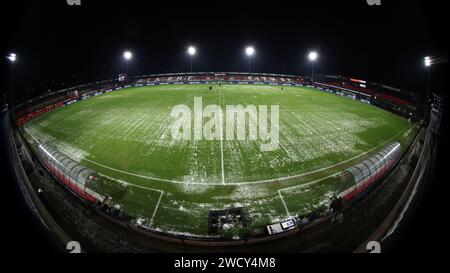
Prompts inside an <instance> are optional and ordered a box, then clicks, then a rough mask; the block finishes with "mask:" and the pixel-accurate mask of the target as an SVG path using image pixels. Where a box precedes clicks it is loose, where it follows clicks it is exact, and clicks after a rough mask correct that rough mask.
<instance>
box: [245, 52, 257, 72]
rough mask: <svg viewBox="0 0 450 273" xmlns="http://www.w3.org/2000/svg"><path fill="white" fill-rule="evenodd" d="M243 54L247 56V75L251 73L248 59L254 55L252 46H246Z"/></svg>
mask: <svg viewBox="0 0 450 273" xmlns="http://www.w3.org/2000/svg"><path fill="white" fill-rule="evenodd" d="M245 54H247V56H248V74H250V73H251V67H252V66H251V60H250V58H251V56H253V54H255V48H254V47H253V46H248V47H247V48H246V49H245Z"/></svg>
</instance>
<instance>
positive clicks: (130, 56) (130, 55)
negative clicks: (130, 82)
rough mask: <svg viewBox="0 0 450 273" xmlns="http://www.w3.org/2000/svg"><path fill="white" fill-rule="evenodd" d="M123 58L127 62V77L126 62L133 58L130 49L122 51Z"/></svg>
mask: <svg viewBox="0 0 450 273" xmlns="http://www.w3.org/2000/svg"><path fill="white" fill-rule="evenodd" d="M123 58H124V59H125V61H126V63H127V77H128V62H129V61H130V60H131V59H132V58H133V53H131V52H130V51H125V52H124V53H123Z"/></svg>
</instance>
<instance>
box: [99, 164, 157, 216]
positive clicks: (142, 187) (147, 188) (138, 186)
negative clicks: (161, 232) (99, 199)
mask: <svg viewBox="0 0 450 273" xmlns="http://www.w3.org/2000/svg"><path fill="white" fill-rule="evenodd" d="M100 175H101V176H104V177H106V178H109V179H111V180H112V181H114V182H116V183H120V184H125V185H127V186H130V187H135V188H139V189H144V190H149V191H156V192H159V193H160V195H159V198H158V201H157V202H156V206H155V209H154V210H153V214H152V218H151V219H150V225H152V224H153V220H154V219H155V216H156V212H157V211H158V209H159V206H160V204H161V199H162V197H163V195H164V193H165V192H164V191H162V190H158V189H154V188H149V187H144V186H140V185H135V184H131V183H129V182H126V181H123V180H120V179H117V178H114V177H110V176H108V175H106V174H102V173H100Z"/></svg>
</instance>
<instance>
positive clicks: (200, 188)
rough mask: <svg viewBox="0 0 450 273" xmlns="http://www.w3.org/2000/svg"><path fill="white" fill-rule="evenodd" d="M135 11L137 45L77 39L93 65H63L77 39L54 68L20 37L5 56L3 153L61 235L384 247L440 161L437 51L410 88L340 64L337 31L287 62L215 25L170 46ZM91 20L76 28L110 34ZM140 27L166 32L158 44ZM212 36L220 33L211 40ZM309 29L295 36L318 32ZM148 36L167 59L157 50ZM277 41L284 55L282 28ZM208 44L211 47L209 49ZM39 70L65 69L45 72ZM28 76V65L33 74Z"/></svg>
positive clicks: (200, 248)
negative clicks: (424, 83) (420, 81)
mask: <svg viewBox="0 0 450 273" xmlns="http://www.w3.org/2000/svg"><path fill="white" fill-rule="evenodd" d="M75 2H76V1H75ZM75 2H74V3H75ZM375 2H376V1H375ZM71 3H72V2H71ZM74 3H72V4H71V5H69V6H68V7H65V8H66V9H72V8H77V7H74V6H77V5H75V4H74ZM81 7H83V4H81ZM364 8H366V6H364ZM65 12H66V11H64V12H63V13H62V14H65ZM58 16H60V15H58ZM70 16H78V15H73V14H72V13H71V15H70ZM86 16H88V17H89V18H90V16H91V15H90V14H87V15H86ZM253 16H256V15H253ZM137 17H138V16H137ZM138 18H139V17H138ZM60 19H61V20H62V21H65V20H66V19H62V18H60ZM91 19H92V18H91ZM67 20H68V19H67ZM136 20H137V21H139V20H140V19H136ZM142 20H144V19H142ZM145 20H147V19H145ZM154 20H155V21H154V23H155V22H156V21H157V19H154ZM174 20H175V19H174ZM175 21H176V20H175ZM283 22H284V21H283ZM135 23H136V22H135V21H132V22H131V23H130V24H131V25H132V29H133V30H136V33H134V32H131V34H130V35H136V36H133V37H134V39H135V40H133V39H128V40H127V44H133V43H135V44H136V49H133V48H132V47H131V46H126V47H125V46H124V47H121V48H120V49H119V50H117V48H115V46H113V45H112V44H113V43H111V41H109V40H106V41H105V43H107V45H102V46H100V45H95V46H94V45H90V46H89V47H87V49H86V48H85V45H81V43H82V42H80V41H78V42H79V43H80V44H79V48H85V51H84V53H87V54H92V55H88V56H90V57H89V58H90V59H89V61H87V64H85V66H84V68H83V69H85V71H84V70H83V69H79V68H72V67H71V64H70V63H71V62H73V63H77V60H75V59H79V58H82V56H83V55H82V53H79V54H78V55H77V54H75V53H74V55H73V56H74V57H68V59H67V60H64V63H65V64H64V65H60V66H58V67H56V68H52V64H54V63H57V62H59V61H61V60H59V59H60V58H61V54H60V53H55V56H54V57H52V58H53V59H51V60H49V62H48V64H40V63H39V64H36V59H33V58H32V56H33V55H32V54H31V53H29V54H28V55H27V54H25V53H24V54H23V55H22V54H21V52H20V50H19V51H17V52H16V51H9V53H8V55H7V56H6V59H7V65H8V68H9V75H10V79H9V81H8V83H9V86H8V88H6V90H7V92H6V93H5V95H4V96H3V97H2V99H3V100H2V101H1V102H2V108H1V116H0V117H1V119H0V129H1V139H2V148H3V147H4V148H5V156H4V158H5V162H6V163H5V165H4V166H8V169H9V171H10V175H11V180H12V181H14V182H15V183H13V185H14V188H15V190H17V191H18V192H19V193H20V196H21V197H20V198H21V199H20V200H21V201H20V202H21V203H22V204H24V207H26V208H27V209H26V211H28V212H27V213H28V214H29V215H31V216H32V217H30V218H32V219H34V220H33V221H34V223H35V224H36V226H38V227H39V229H38V230H39V232H42V233H45V234H46V236H47V237H46V238H49V239H48V242H51V244H52V245H53V246H55V248H56V249H59V250H61V249H62V252H71V251H72V252H77V253H78V252H166V253H167V252H168V253H172V252H183V253H190V252H195V253H215V252H221V253H234V252H245V253H254V252H256V253H269V252H275V253H280V252H281V253H285V252H357V253H368V252H375V253H379V252H381V249H382V250H384V249H389V247H391V246H393V245H395V242H397V239H398V238H399V234H400V233H401V230H402V229H403V228H404V227H405V226H408V223H410V222H409V221H412V220H411V219H413V218H412V215H414V213H413V211H414V208H415V207H416V205H417V204H419V203H418V202H419V200H420V197H421V196H422V195H421V194H422V191H423V190H422V189H424V188H425V187H426V185H427V181H428V179H431V178H430V177H432V174H433V173H434V170H435V169H434V166H435V165H434V164H435V163H436V155H437V151H438V150H439V149H438V148H437V143H438V141H437V139H438V138H439V136H440V135H439V132H440V125H441V119H442V116H443V108H444V107H443V104H444V97H443V96H442V95H441V93H440V92H438V90H436V91H435V89H433V86H432V85H431V80H430V79H432V77H431V76H430V75H431V74H430V68H431V67H433V69H434V68H435V67H437V66H438V65H439V64H442V63H446V57H440V56H439V55H437V54H435V55H431V54H430V55H426V56H425V57H423V56H420V57H418V58H419V60H420V65H419V66H420V68H421V69H422V70H424V71H425V72H421V73H422V74H424V75H426V77H425V76H424V78H426V79H427V87H426V88H425V87H422V86H417V89H424V91H423V92H414V91H409V90H408V89H407V88H403V87H401V88H399V87H396V86H397V85H396V84H398V85H399V86H402V85H403V81H402V80H398V79H397V81H395V80H391V78H395V77H394V76H391V75H389V74H390V73H394V72H392V71H394V70H395V69H396V68H391V67H388V68H386V71H387V72H383V73H382V72H379V73H380V74H377V75H380V76H379V78H381V79H380V81H377V80H376V78H377V77H378V76H377V75H373V76H372V74H371V73H368V72H367V71H378V70H383V69H384V68H383V69H380V66H378V67H375V68H368V67H370V66H371V64H370V63H364V64H361V63H359V61H361V60H360V59H358V58H360V56H359V55H358V54H357V53H355V56H354V57H345V58H346V59H348V63H347V62H342V58H343V57H341V59H339V57H340V56H347V55H346V53H345V51H343V50H342V45H341V46H340V47H339V46H337V47H336V48H333V47H334V46H333V43H329V45H328V47H324V46H322V47H320V46H318V47H310V46H308V47H306V46H304V47H302V49H299V50H298V51H300V52H301V58H302V61H303V63H302V64H301V65H300V66H301V68H300V69H301V71H299V72H298V73H296V72H294V71H295V70H296V69H297V68H298V67H295V68H292V67H294V66H291V67H289V64H288V65H285V63H288V61H289V58H285V59H284V60H282V61H279V60H278V59H281V58H280V57H272V56H273V55H276V54H275V53H272V55H271V53H268V52H270V50H268V49H267V48H268V46H266V47H265V46H264V43H263V42H261V40H260V42H259V43H250V42H249V43H247V42H246V43H245V44H243V46H242V44H239V43H237V42H236V43H237V44H238V45H240V48H239V50H240V52H239V54H236V52H235V51H232V50H231V49H230V51H229V52H231V53H229V52H224V51H223V48H224V47H225V46H229V43H231V42H230V41H231V39H229V37H231V36H230V35H231V34H230V33H228V32H227V31H225V30H223V31H222V32H223V33H225V34H226V35H225V36H224V37H225V38H226V37H228V38H226V42H224V41H225V38H222V37H221V34H220V31H219V30H220V29H221V27H218V28H219V30H217V33H218V34H217V33H216V34H214V35H217V37H219V38H217V37H216V36H214V35H213V34H208V35H206V36H205V37H206V38H205V39H206V40H203V44H200V43H192V42H189V41H192V40H189V39H188V38H190V37H191V36H189V37H188V38H186V39H185V40H186V42H185V45H186V46H185V45H183V47H182V49H180V48H178V47H177V48H175V49H173V47H174V45H173V44H175V42H173V43H172V41H171V40H170V39H171V37H173V33H171V32H170V31H166V30H164V32H161V33H162V34H161V33H159V32H151V31H149V32H146V31H144V30H142V29H143V28H142V26H141V25H139V24H137V23H136V24H137V25H136V24H135ZM147 23H148V22H147ZM175 23H176V22H175ZM175 23H173V24H174V25H175ZM99 24H100V25H101V24H105V23H99ZM111 24H113V25H114V24H118V25H121V24H122V23H121V22H114V23H111ZM165 24H169V23H167V22H165ZM148 25H151V24H150V23H149V24H148ZM146 26H147V25H146ZM285 26H286V30H290V29H291V30H292V31H294V29H295V28H294V27H298V28H300V25H298V24H293V25H292V26H288V25H285ZM38 27H40V26H38ZM88 27H91V26H88ZM92 27H93V28H94V26H92ZM266 27H267V29H266V30H267V31H266V32H265V34H264V35H263V34H261V33H260V34H258V35H259V36H258V35H256V34H257V33H259V32H257V31H253V32H252V33H256V34H254V35H255V36H257V37H265V36H270V35H269V34H270V31H269V30H271V28H270V26H268V25H266ZM289 27H291V28H289ZM179 28H180V25H179V24H178V25H177V27H176V29H177V31H179V30H180V29H179ZM330 28H331V27H330ZM114 29H116V28H114ZM167 29H170V28H169V27H167ZM174 29H175V28H174ZM199 29H207V28H204V27H199ZM278 31H279V29H278V28H277V29H276V31H275V32H274V33H276V34H271V35H272V36H273V37H275V38H276V39H275V38H274V39H275V40H277V39H278V37H279V36H278V35H281V34H279V33H278ZM302 31H306V30H302ZM180 32H181V31H180ZM77 33H78V32H77ZM80 33H81V32H80ZM95 33H96V34H95V35H94V36H95V37H94V36H89V37H90V38H92V39H90V38H89V37H87V36H86V37H87V38H86V39H85V40H91V41H93V44H95V41H97V42H99V41H101V40H102V38H99V37H97V35H100V36H101V37H110V36H108V35H109V34H104V33H102V32H95ZM106 33H107V32H106ZM144 33H150V34H151V35H153V36H151V39H153V38H154V40H157V39H156V38H158V37H159V38H160V40H161V41H159V42H160V43H162V44H161V45H160V46H159V47H158V46H156V45H152V43H153V40H152V42H149V40H147V37H145V35H144ZM237 33H239V32H237ZM318 33H319V34H320V32H318ZM318 33H316V34H314V35H319V34H318ZM150 34H149V35H150ZM80 35H84V34H80ZM102 35H103V36H102ZM158 35H159V36H158ZM180 35H181V37H183V35H184V34H182V33H181V34H180ZM211 35H212V36H211ZM227 35H228V36H227ZM233 35H234V33H233ZM311 35H312V34H311ZM321 35H323V36H324V37H325V36H326V35H324V34H321ZM194 36H195V35H193V36H192V37H194ZM32 37H33V36H32ZM80 37H81V36H80ZM83 37H84V36H83ZM111 37H116V36H115V35H111ZM127 37H128V36H127ZM136 37H137V38H136ZM168 37H169V38H168ZM176 37H177V39H182V38H180V37H178V35H177V36H176ZM210 37H216V38H215V40H214V39H212V40H211V41H209V42H210V43H208V41H207V40H208V39H210ZM311 37H312V36H311ZM311 37H310V36H308V34H307V33H305V36H304V37H302V39H305V40H307V39H311V40H312V41H315V42H316V43H317V41H318V40H317V39H316V40H315V39H313V38H311ZM320 37H322V36H320ZM327 37H328V38H329V37H332V38H333V37H335V36H330V35H328V36H327ZM165 38H167V39H166V40H167V42H166V40H164V39H165ZM67 39H68V40H70V41H73V40H74V39H75V38H73V37H69V38H67ZM183 39H184V38H183ZM199 39H200V38H199ZM329 39H331V38H329ZM333 39H334V38H333ZM346 39H351V37H347V38H346ZM370 39H372V38H370ZM82 40H83V41H84V39H82ZM132 40H133V41H134V42H130V41H132ZM200 40H201V39H200ZM344 40H345V39H344ZM344 40H343V41H344ZM144 41H146V42H144ZM83 43H84V42H83ZM155 43H158V41H156V42H155ZM221 43H224V45H220V44H221ZM304 43H306V42H304ZM62 44H63V43H61V46H62V47H63V48H65V47H66V45H62ZM99 44H100V43H99ZM267 44H269V45H275V44H278V43H276V42H273V43H267ZM23 45H24V44H22V45H21V46H20V47H18V48H19V49H22V51H23V52H26V51H24V50H23V48H22V46H23ZM52 46H53V47H57V45H52ZM152 46H154V48H155V50H156V51H157V52H156V53H154V54H158V55H163V54H166V56H165V57H164V58H163V57H159V58H160V59H158V58H157V57H155V55H151V53H149V52H151V51H152V50H151V48H152ZM278 46H279V47H280V48H284V47H285V46H286V48H287V49H286V51H287V52H288V53H286V54H291V53H292V47H290V45H289V43H285V42H283V44H278ZM359 46H360V47H361V48H362V49H361V50H360V52H366V51H367V50H368V49H366V47H365V46H363V45H359ZM68 47H71V46H68ZM91 47H92V48H97V49H95V50H97V51H95V50H93V49H92V48H91ZM166 47H167V48H166ZM214 47H217V48H220V49H221V50H217V52H216V53H215V55H214V56H215V57H214V58H213V57H211V56H213V54H212V53H211V52H212V51H213V49H214ZM355 47H357V46H355ZM71 48H72V47H71ZM210 48H212V49H210ZM306 48H307V49H306ZM91 49H92V53H91ZM72 50H74V51H76V50H75V49H73V48H72ZM208 50H210V51H208ZM233 50H234V49H233ZM339 50H341V51H339ZM101 51H104V52H105V54H104V55H101V56H107V57H105V58H103V57H99V58H98V59H99V60H97V61H95V62H94V61H93V60H94V59H96V58H97V56H94V55H95V54H94V53H93V52H97V53H99V52H101ZM29 52H34V51H33V50H30V51H29ZM56 52H60V51H56ZM61 52H62V51H61ZM111 52H113V53H112V54H116V55H112V54H111ZM168 52H169V53H168ZM180 52H181V54H182V56H183V58H184V64H183V68H181V69H180V68H178V67H177V69H172V68H167V67H168V66H173V67H176V65H174V63H176V62H178V61H173V59H177V58H180V57H179V55H181V54H180ZM330 52H331V53H330ZM36 54H37V53H36ZM39 54H41V53H39ZM42 54H46V53H45V51H44V52H43V53H42ZM52 54H53V52H52V53H51V54H49V55H47V56H51V55H52ZM146 54H147V55H146ZM177 54H179V55H177ZM208 54H209V55H208ZM222 54H223V58H222ZM367 54H368V53H367ZM67 55H70V54H67ZM232 55H235V56H238V57H236V60H238V61H236V63H239V65H234V62H235V60H234V59H233V58H232V57H230V56H232ZM70 56H72V55H70ZM84 56H86V55H84ZM149 56H153V57H152V58H154V60H155V61H154V62H155V64H153V63H152V62H150V61H148V60H149V58H150V57H149ZM276 56H279V55H276ZM416 57H417V56H416ZM35 58H36V57H35ZM102 58H103V59H102ZM271 58H273V59H275V61H269V59H271ZM333 58H335V59H336V60H340V61H335V59H333ZM226 59H228V60H226ZM111 60H113V61H114V62H117V64H114V63H113V61H111ZM157 60H159V61H160V63H159V64H158V63H157ZM372 60H373V59H372ZM152 61H153V60H152ZM363 61H364V60H363ZM221 62H222V63H224V64H223V65H220V63H221ZM227 62H228V64H227ZM291 62H293V63H295V62H298V60H291ZM364 62H365V61H364ZM336 63H339V65H336ZM280 64H281V65H280ZM327 65H328V67H326V66H327ZM40 66H42V67H43V69H45V72H40V71H39V67H40ZM88 66H92V68H88ZM115 66H117V67H118V68H117V67H115ZM295 66H299V64H295ZM399 66H400V65H399ZM404 66H405V67H406V66H407V64H405V65H404ZM36 67H38V68H36ZM150 67H151V68H150ZM234 67H239V68H240V69H236V70H234ZM277 67H281V68H280V69H278V68H277ZM285 67H288V68H285ZM354 67H356V69H355V68H354ZM424 67H425V69H424ZM217 68H219V69H217ZM16 69H17V71H16ZM59 69H61V70H62V71H61V72H59V71H58V70H59ZM75 69H78V71H77V72H73V70H75ZM370 69H372V70H370ZM405 70H406V69H405ZM105 71H106V72H105ZM148 71H151V72H150V73H147V72H148ZM198 71H201V72H198ZM355 71H356V72H355ZM360 71H361V72H360ZM335 72H337V73H335ZM45 73H48V74H47V75H48V76H47V77H48V78H52V79H57V78H58V77H60V78H64V79H65V80H64V82H63V83H58V82H57V81H56V80H49V82H46V80H44V79H42V77H44V76H42V75H43V74H45ZM77 73H78V74H77ZM396 73H400V72H396ZM405 73H406V72H405ZM28 74H37V76H35V77H36V78H37V80H36V81H34V82H32V81H31V80H30V82H28V80H27V78H26V77H27V76H25V75H28ZM368 74H370V76H368ZM416 74H417V73H416ZM354 75H363V76H361V77H360V76H354ZM386 75H387V76H386ZM409 76H410V74H408V77H409ZM30 78H31V76H30ZM19 79H20V80H19ZM22 79H23V80H22ZM374 79H375V80H374ZM386 79H388V81H390V82H384V81H385V80H386ZM39 81H40V82H39ZM411 81H413V80H411ZM391 82H395V83H396V84H391ZM13 84H14V85H16V84H17V85H18V86H19V87H18V88H17V87H15V86H14V85H13ZM32 84H35V85H37V86H38V87H36V89H34V88H35V87H32V88H30V87H28V86H31V85H32ZM13 90H19V91H13ZM425 90H426V91H425ZM17 97H18V98H17Z"/></svg>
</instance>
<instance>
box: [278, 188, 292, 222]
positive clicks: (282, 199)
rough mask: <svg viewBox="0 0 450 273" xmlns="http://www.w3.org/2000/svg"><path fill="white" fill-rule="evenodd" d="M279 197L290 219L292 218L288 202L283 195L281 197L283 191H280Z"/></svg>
mask: <svg viewBox="0 0 450 273" xmlns="http://www.w3.org/2000/svg"><path fill="white" fill-rule="evenodd" d="M278 195H279V196H280V198H281V202H282V203H283V206H284V209H285V210H286V214H287V216H288V217H291V214H290V213H289V210H288V208H287V205H286V202H285V201H284V198H283V195H281V191H278Z"/></svg>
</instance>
